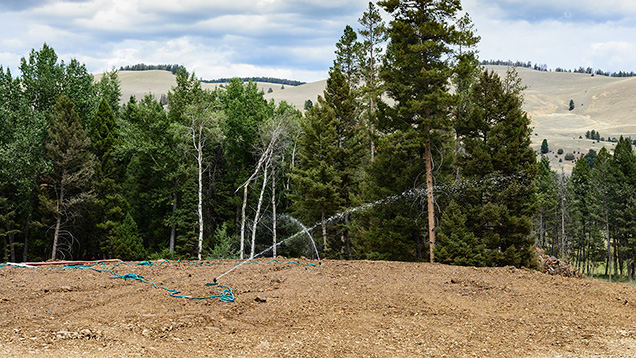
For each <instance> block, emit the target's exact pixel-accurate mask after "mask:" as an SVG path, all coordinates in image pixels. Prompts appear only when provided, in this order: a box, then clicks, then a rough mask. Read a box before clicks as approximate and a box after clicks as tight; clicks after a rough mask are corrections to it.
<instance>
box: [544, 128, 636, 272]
mask: <svg viewBox="0 0 636 358" xmlns="http://www.w3.org/2000/svg"><path fill="white" fill-rule="evenodd" d="M536 185H537V188H538V193H537V198H538V211H537V214H536V216H535V222H534V226H535V232H536V233H537V240H538V241H537V242H538V245H539V246H540V247H542V248H544V249H545V250H546V252H547V253H548V254H550V255H554V256H557V257H560V258H562V259H565V260H570V261H572V262H574V263H575V265H576V266H577V267H578V268H579V270H580V271H581V272H582V273H585V274H588V275H594V274H596V275H605V276H607V277H608V278H609V280H612V276H614V279H616V277H617V276H619V277H620V276H627V277H628V279H629V281H631V280H632V279H633V275H634V270H635V268H636V260H635V259H634V258H635V257H636V255H635V254H636V240H634V232H636V231H635V230H636V212H635V211H634V210H633V208H634V204H635V202H634V201H635V200H636V199H635V197H636V155H635V154H634V151H633V148H632V143H631V141H630V140H628V139H625V138H623V137H621V138H620V139H619V140H618V143H617V144H616V148H615V149H614V153H610V152H609V151H608V150H607V149H605V148H604V147H603V148H602V149H601V150H600V151H599V152H598V153H596V152H595V151H593V150H590V152H589V153H588V154H586V155H585V156H581V157H580V158H579V159H578V160H577V161H576V164H575V166H574V169H573V170H572V175H571V176H570V177H566V176H565V175H564V174H563V173H556V172H555V171H552V170H551V168H550V162H549V160H548V159H547V158H546V157H542V158H541V161H540V163H539V171H538V175H537V179H536Z"/></svg>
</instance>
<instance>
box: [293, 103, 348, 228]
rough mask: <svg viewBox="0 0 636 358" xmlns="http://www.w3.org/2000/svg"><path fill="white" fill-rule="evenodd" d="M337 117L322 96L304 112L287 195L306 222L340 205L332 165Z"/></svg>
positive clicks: (329, 212) (337, 181)
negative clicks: (291, 187)
mask: <svg viewBox="0 0 636 358" xmlns="http://www.w3.org/2000/svg"><path fill="white" fill-rule="evenodd" d="M337 126H338V123H337V119H336V114H335V111H334V109H333V108H331V107H330V106H329V105H328V104H327V103H326V102H325V100H324V99H323V98H322V97H318V103H316V105H314V106H313V108H312V109H310V110H309V111H307V113H306V114H305V120H304V121H303V122H301V128H302V134H301V136H300V138H298V156H299V157H300V162H299V163H298V166H297V167H295V168H294V170H293V172H292V173H291V180H292V185H293V188H294V190H293V192H292V193H291V194H290V199H291V200H292V203H293V205H294V211H295V212H296V213H297V216H298V217H299V218H300V219H301V220H303V221H305V222H317V221H319V220H321V219H322V218H327V217H329V216H331V215H332V214H334V213H335V212H336V211H337V209H338V208H339V207H340V199H339V196H338V191H339V188H340V181H341V179H340V177H339V176H338V173H337V171H336V168H335V166H334V164H335V162H336V157H337V150H338V149H337V146H336V144H337V141H338V132H337Z"/></svg>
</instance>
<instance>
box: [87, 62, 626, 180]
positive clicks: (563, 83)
mask: <svg viewBox="0 0 636 358" xmlns="http://www.w3.org/2000/svg"><path fill="white" fill-rule="evenodd" d="M485 68H487V69H490V70H492V71H495V72H497V73H498V74H499V75H500V76H505V74H506V70H507V68H508V67H507V66H485ZM517 70H518V72H519V75H520V76H521V78H522V80H523V83H524V85H526V86H527V87H528V88H527V89H526V91H525V92H524V96H525V101H524V109H525V110H526V111H527V112H528V114H529V115H530V116H531V118H532V125H533V127H534V133H533V136H532V139H533V147H534V148H535V150H537V152H538V151H539V147H540V146H541V142H542V141H543V139H547V140H548V145H549V148H550V153H549V154H548V157H549V158H550V160H551V163H552V167H553V169H556V170H560V169H561V168H562V169H563V170H564V171H565V172H567V173H569V172H570V171H571V170H572V167H573V163H572V161H566V160H565V155H566V154H568V153H572V154H574V155H575V156H576V157H578V156H580V155H583V154H586V153H587V152H588V150H589V149H594V150H596V151H598V150H599V149H600V148H602V147H603V146H605V147H607V148H608V149H613V148H614V143H611V142H607V141H600V142H599V141H597V140H593V139H586V138H585V135H586V133H587V132H588V131H592V130H594V131H595V132H598V133H599V135H600V137H603V138H604V139H606V140H607V139H608V138H618V137H620V136H621V135H623V136H625V137H631V138H634V139H636V101H634V98H636V78H635V77H631V78H618V77H607V76H598V75H596V76H592V75H591V74H585V73H571V72H547V71H535V70H533V69H530V68H518V69H517ZM99 77H100V76H99V75H97V76H96V78H99ZM119 78H120V80H121V87H122V100H123V101H127V100H128V98H129V97H130V96H131V95H135V96H136V97H137V98H141V97H143V95H144V94H145V93H148V92H152V93H153V94H154V95H155V96H156V97H157V98H160V97H161V95H162V94H167V93H168V91H169V90H170V88H171V87H172V86H174V85H175V84H176V82H175V77H174V75H172V73H170V72H168V71H159V70H154V71H120V72H119ZM222 84H223V85H224V84H225V83H215V84H213V83H204V84H203V87H204V88H215V87H217V86H220V85H222ZM257 86H258V88H259V89H261V90H262V91H263V92H264V93H265V98H266V99H267V100H270V99H273V100H274V101H276V102H279V101H283V100H284V101H287V102H288V103H290V104H293V105H295V106H296V108H298V109H300V110H302V109H303V108H304V103H305V101H306V100H308V99H309V100H311V101H312V102H314V103H316V98H317V97H318V95H322V92H323V90H324V89H325V86H326V80H323V81H318V82H312V83H307V84H303V85H299V86H288V87H285V88H284V89H283V88H282V87H283V86H282V85H281V84H277V83H268V82H259V81H257ZM270 89H271V92H270V91H269V90H270ZM570 101H573V102H574V108H573V109H572V110H570V109H569V108H570V106H569V104H570ZM558 149H563V154H558V152H557V151H558Z"/></svg>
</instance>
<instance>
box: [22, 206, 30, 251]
mask: <svg viewBox="0 0 636 358" xmlns="http://www.w3.org/2000/svg"><path fill="white" fill-rule="evenodd" d="M29 235H31V214H29V215H27V219H26V224H25V225H24V247H23V248H22V262H27V261H28V260H27V256H28V253H29V249H28V247H29V245H28V244H29Z"/></svg>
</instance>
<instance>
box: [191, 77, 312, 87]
mask: <svg viewBox="0 0 636 358" xmlns="http://www.w3.org/2000/svg"><path fill="white" fill-rule="evenodd" d="M238 79H239V80H241V81H243V82H250V81H251V82H261V83H262V82H268V83H275V84H280V85H288V86H300V85H304V84H305V83H306V82H301V81H294V80H287V79H281V78H274V77H238ZM230 80H231V78H219V79H216V80H201V82H203V83H228V82H230Z"/></svg>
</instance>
